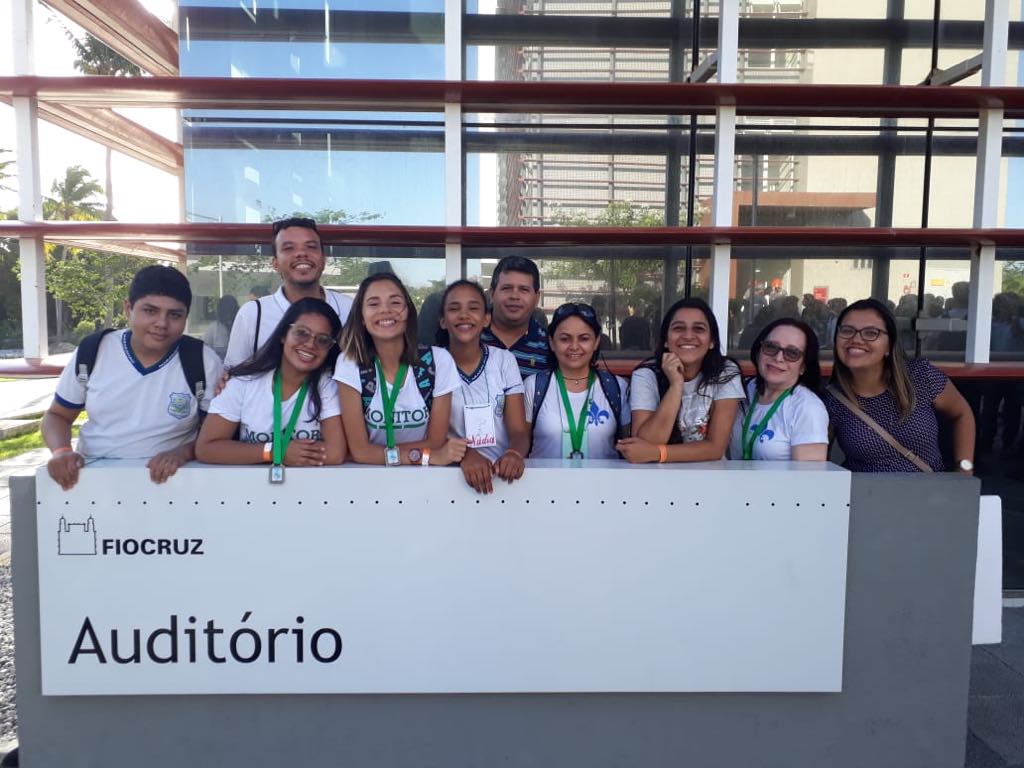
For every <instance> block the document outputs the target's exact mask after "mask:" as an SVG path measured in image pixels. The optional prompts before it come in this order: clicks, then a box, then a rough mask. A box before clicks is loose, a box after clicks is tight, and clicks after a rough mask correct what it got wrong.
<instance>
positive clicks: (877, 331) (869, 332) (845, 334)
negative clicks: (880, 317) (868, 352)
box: [836, 325, 887, 341]
mask: <svg viewBox="0 0 1024 768" xmlns="http://www.w3.org/2000/svg"><path fill="white" fill-rule="evenodd" d="M883 333H887V331H885V330H883V329H882V328H875V327H874V326H873V325H869V326H868V327H867V328H854V327H853V326H852V325H840V326H839V330H838V331H836V335H837V336H839V338H840V339H847V340H849V339H853V338H856V337H857V334H860V337H861V338H862V339H864V341H875V340H876V339H877V338H878V337H879V336H881V335H882V334H883Z"/></svg>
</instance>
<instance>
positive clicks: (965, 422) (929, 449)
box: [824, 299, 974, 474]
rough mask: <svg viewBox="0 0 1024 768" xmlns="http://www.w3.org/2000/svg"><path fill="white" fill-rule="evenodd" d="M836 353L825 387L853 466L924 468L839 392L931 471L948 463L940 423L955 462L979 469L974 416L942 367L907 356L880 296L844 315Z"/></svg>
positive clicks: (967, 469)
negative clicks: (946, 424)
mask: <svg viewBox="0 0 1024 768" xmlns="http://www.w3.org/2000/svg"><path fill="white" fill-rule="evenodd" d="M834 348H835V354H836V359H835V363H834V366H833V372H832V381H831V384H830V386H829V389H828V390H826V393H825V398H824V400H825V407H826V408H827V409H828V415H829V419H830V422H831V430H832V431H833V433H834V436H835V438H836V439H837V440H838V441H839V447H840V448H842V450H843V453H844V454H845V455H846V462H845V464H844V466H845V467H846V468H847V469H849V470H852V471H854V472H920V471H922V470H921V469H920V468H919V467H918V466H917V464H915V463H914V462H913V461H912V460H911V459H910V458H908V457H906V456H905V455H903V454H904V453H905V452H903V451H900V450H898V449H897V448H896V447H895V446H892V445H890V444H889V443H888V442H886V441H885V440H884V439H883V438H882V437H881V436H880V435H879V434H878V433H877V432H876V431H875V430H874V429H872V428H871V427H870V426H868V425H867V424H866V423H864V421H863V420H862V419H861V418H859V417H858V415H857V414H856V413H854V412H852V411H851V410H850V407H849V406H848V405H847V404H845V403H843V402H842V400H841V399H840V398H839V397H838V396H837V394H836V390H838V392H840V393H842V394H843V395H845V396H846V398H847V400H848V401H849V402H850V403H851V404H852V405H854V407H856V408H857V409H859V410H861V411H863V413H865V414H867V415H868V416H870V417H871V418H872V419H874V420H875V422H877V423H878V425H879V426H880V427H881V428H882V429H884V430H886V431H887V432H889V434H890V435H892V436H893V437H894V438H895V439H896V441H897V442H898V443H900V444H901V445H902V446H903V447H904V448H906V449H908V450H910V451H912V452H913V453H914V454H916V455H917V457H918V458H919V459H920V460H921V461H923V462H924V463H925V464H927V465H928V466H929V467H931V469H932V470H933V471H936V472H941V471H943V470H945V469H947V466H946V465H945V462H944V460H943V457H942V453H941V451H940V449H939V422H938V419H939V418H942V419H943V420H945V421H948V422H949V425H950V427H951V431H952V443H953V446H952V447H953V456H952V457H951V458H952V463H953V467H952V469H955V470H957V471H959V472H962V473H965V474H971V473H972V472H973V471H974V464H973V459H974V415H973V414H972V413H971V408H970V406H969V405H968V404H967V401H966V400H964V398H963V396H962V395H961V394H960V393H959V392H958V391H957V389H956V387H955V386H953V383H952V382H951V381H950V380H949V379H948V378H947V377H946V375H945V374H944V373H942V371H940V370H938V369H937V368H935V367H934V366H933V365H931V363H929V362H928V361H926V360H907V359H906V358H905V357H904V355H903V349H902V347H901V346H900V344H899V337H898V335H897V331H896V321H895V320H894V319H893V316H892V314H891V313H890V312H889V310H888V309H887V308H886V306H885V305H884V304H882V302H880V301H878V300H877V299H862V300H861V301H856V302H854V303H853V304H850V305H849V306H848V307H847V308H846V309H845V310H843V312H842V313H841V314H840V315H839V320H838V322H837V323H836V333H835V343H834Z"/></svg>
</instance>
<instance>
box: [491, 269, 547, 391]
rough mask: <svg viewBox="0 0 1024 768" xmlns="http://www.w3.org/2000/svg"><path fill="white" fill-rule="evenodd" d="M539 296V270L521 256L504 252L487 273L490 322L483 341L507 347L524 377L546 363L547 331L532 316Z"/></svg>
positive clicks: (538, 369)
mask: <svg viewBox="0 0 1024 768" xmlns="http://www.w3.org/2000/svg"><path fill="white" fill-rule="evenodd" d="M539 300H540V271H539V270H538V269H537V265H536V264H535V263H534V262H533V261H531V260H530V259H527V258H525V257H523V256H506V257H505V258H503V259H502V260H501V261H499V262H498V265H497V266H496V267H495V268H494V273H493V274H492V275H491V305H492V307H491V325H490V327H489V328H486V329H485V330H484V332H483V334H482V335H481V337H480V338H481V340H482V341H483V342H484V344H489V345H490V346H492V347H497V348H498V349H507V350H509V351H510V352H511V353H512V354H513V355H515V357H516V362H517V363H519V373H520V374H521V375H522V376H523V378H526V377H527V376H530V375H532V374H534V373H537V371H540V370H542V369H544V368H547V367H548V334H547V331H546V330H545V328H544V327H543V326H541V324H540V323H539V322H537V320H536V319H534V317H533V313H534V310H535V309H537V303H538V301H539Z"/></svg>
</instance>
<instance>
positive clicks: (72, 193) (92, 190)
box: [43, 165, 103, 221]
mask: <svg viewBox="0 0 1024 768" xmlns="http://www.w3.org/2000/svg"><path fill="white" fill-rule="evenodd" d="M50 192H51V193H52V195H53V197H47V198H45V199H44V200H43V218H45V219H55V220H57V221H96V220H97V219H100V218H101V214H102V213H103V208H102V206H101V205H100V204H99V203H98V202H96V201H95V200H93V199H92V198H93V197H94V196H95V195H98V194H100V193H102V192H103V187H101V186H100V185H99V184H98V183H97V182H96V180H95V179H93V178H92V176H90V175H89V171H87V170H86V169H85V168H83V167H82V166H80V165H72V166H71V167H70V168H68V169H67V170H66V171H65V172H64V178H63V179H57V180H56V181H54V182H53V186H51V187H50Z"/></svg>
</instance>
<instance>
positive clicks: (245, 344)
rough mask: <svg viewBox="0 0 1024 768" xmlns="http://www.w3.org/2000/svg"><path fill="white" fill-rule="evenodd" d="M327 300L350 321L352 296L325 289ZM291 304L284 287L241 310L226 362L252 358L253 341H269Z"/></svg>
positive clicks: (246, 305) (344, 319) (247, 304)
mask: <svg viewBox="0 0 1024 768" xmlns="http://www.w3.org/2000/svg"><path fill="white" fill-rule="evenodd" d="M324 301H326V302H327V303H328V304H330V305H331V308H332V309H333V310H334V311H335V312H337V313H338V318H339V319H340V320H341V323H342V325H344V324H345V322H346V321H348V313H349V312H350V311H351V309H352V299H350V298H349V297H348V296H345V295H344V294H341V293H335V292H334V291H324ZM257 302H259V305H260V327H259V336H258V337H257V336H256V303H257ZM290 306H291V302H290V301H288V299H286V298H285V297H284V288H283V287H282V288H278V289H277V290H276V291H274V292H273V293H272V294H270V295H269V296H263V297H262V298H259V299H256V300H255V301H247V302H246V303H245V304H243V305H242V307H241V309H239V310H238V314H237V315H235V323H234V325H232V326H231V339H230V340H229V341H228V351H227V352H226V353H225V354H224V365H226V366H227V367H228V368H230V367H231V366H233V365H238V364H239V363H241V362H243V361H245V360H248V359H249V358H250V357H252V353H253V348H252V347H253V341H257V343H258V345H263V344H265V343H266V342H267V339H269V338H270V334H272V333H273V332H274V329H275V328H277V324H278V323H280V322H281V318H282V317H284V313H285V312H287V311H288V307H290Z"/></svg>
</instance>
